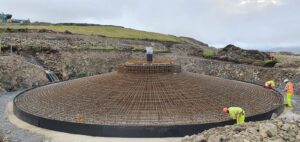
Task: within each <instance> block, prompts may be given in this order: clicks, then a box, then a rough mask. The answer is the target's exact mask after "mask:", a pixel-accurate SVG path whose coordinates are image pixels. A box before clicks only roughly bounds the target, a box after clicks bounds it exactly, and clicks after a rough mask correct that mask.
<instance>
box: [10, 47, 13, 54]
mask: <svg viewBox="0 0 300 142" xmlns="http://www.w3.org/2000/svg"><path fill="white" fill-rule="evenodd" d="M12 52H13V51H12V45H10V56H12Z"/></svg>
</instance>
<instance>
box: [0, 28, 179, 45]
mask: <svg viewBox="0 0 300 142" xmlns="http://www.w3.org/2000/svg"><path fill="white" fill-rule="evenodd" d="M6 28H11V29H26V28H27V29H47V30H53V31H57V32H64V31H66V30H67V31H70V32H72V33H75V34H82V35H98V36H105V37H112V38H126V39H141V40H156V41H169V42H178V43H180V42H182V40H181V39H180V38H178V37H176V36H172V35H165V34H160V33H154V32H145V31H140V30H134V29H129V28H122V27H114V26H74V25H72V26H69V25H8V26H7V25H6V26H0V29H6Z"/></svg>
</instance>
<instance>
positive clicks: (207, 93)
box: [15, 64, 281, 126]
mask: <svg viewBox="0 0 300 142" xmlns="http://www.w3.org/2000/svg"><path fill="white" fill-rule="evenodd" d="M166 66H172V67H174V65H170V64H169V65H166ZM166 66H163V68H169V67H166ZM123 67H124V66H123ZM125 67H126V69H125V70H122V71H120V70H119V72H113V73H107V74H103V75H97V76H92V77H86V78H82V79H77V80H72V81H67V82H62V83H57V84H53V85H48V86H44V87H40V88H37V89H33V90H31V91H29V92H26V93H24V94H22V95H20V96H18V97H17V98H16V99H15V101H16V106H17V107H18V108H20V109H22V110H23V111H25V112H28V113H31V114H33V115H36V116H39V117H43V118H49V119H54V120H61V121H67V122H77V123H86V124H98V125H124V126H156V125H180V124H201V123H211V122H219V121H224V120H228V119H229V118H228V115H227V114H224V113H222V108H223V107H225V106H240V107H242V108H244V109H245V111H246V114H247V116H252V115H256V114H260V113H264V112H268V111H269V110H272V109H274V108H276V107H277V105H279V104H280V103H281V98H280V96H277V95H276V94H274V93H273V92H272V91H270V90H266V89H264V88H262V87H259V86H256V85H252V84H248V83H242V82H236V81H229V80H225V79H220V78H215V77H210V76H205V75H199V74H194V73H186V72H177V73H174V72H173V70H172V69H171V70H167V71H166V70H165V69H161V68H159V67H160V66H158V65H157V66H155V65H152V67H154V68H155V69H153V70H151V69H152V68H151V67H149V66H146V67H145V68H146V69H143V67H144V66H134V67H133V66H125ZM129 68H130V69H129ZM149 68H150V70H151V71H149ZM157 68H158V69H157ZM154 72H155V73H154Z"/></svg>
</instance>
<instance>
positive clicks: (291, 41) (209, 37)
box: [0, 0, 300, 49]
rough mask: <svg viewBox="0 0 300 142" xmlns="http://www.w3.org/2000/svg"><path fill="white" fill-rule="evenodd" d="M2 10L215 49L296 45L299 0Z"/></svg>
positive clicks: (89, 3) (94, 3)
mask: <svg viewBox="0 0 300 142" xmlns="http://www.w3.org/2000/svg"><path fill="white" fill-rule="evenodd" d="M0 11H2V12H5V13H10V14H13V18H22V19H27V18H29V19H30V20H31V21H47V22H77V23H79V22H84V23H97V24H111V25H120V26H125V27H129V28H135V29H140V30H146V31H153V32H160V33H166V34H174V35H177V36H189V37H193V38H195V39H198V40H200V41H203V42H205V43H208V44H209V45H211V46H215V47H223V46H225V45H227V44H230V43H232V44H236V45H238V46H241V47H243V48H256V49H264V48H271V47H291V46H293V47H300V46H299V45H300V0H0Z"/></svg>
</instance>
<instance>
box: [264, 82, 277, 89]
mask: <svg viewBox="0 0 300 142" xmlns="http://www.w3.org/2000/svg"><path fill="white" fill-rule="evenodd" d="M264 87H265V88H268V89H275V81H274V80H269V81H267V82H266V83H265V85H264Z"/></svg>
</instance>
